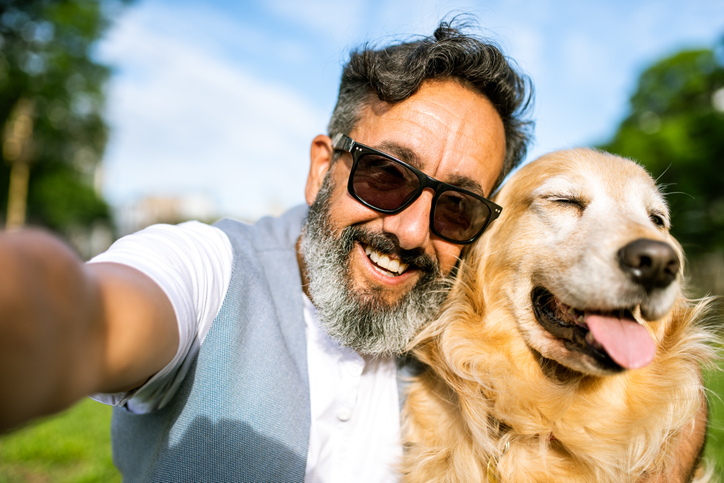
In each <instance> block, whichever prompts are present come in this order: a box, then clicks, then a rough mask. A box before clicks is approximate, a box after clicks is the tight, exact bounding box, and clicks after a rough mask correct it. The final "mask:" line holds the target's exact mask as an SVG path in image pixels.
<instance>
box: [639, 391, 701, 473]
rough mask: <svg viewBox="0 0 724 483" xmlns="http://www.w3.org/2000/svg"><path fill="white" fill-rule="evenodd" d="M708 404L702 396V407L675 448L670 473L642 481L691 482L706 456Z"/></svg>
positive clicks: (685, 429)
mask: <svg viewBox="0 0 724 483" xmlns="http://www.w3.org/2000/svg"><path fill="white" fill-rule="evenodd" d="M708 409H709V408H708V406H707V402H706V399H705V398H702V403H701V407H700V408H699V411H698V412H697V414H696V417H695V418H694V420H693V421H692V422H691V426H690V427H687V428H684V430H683V432H682V434H681V435H680V437H679V440H678V442H677V445H676V448H675V454H674V458H675V464H674V468H672V473H671V474H668V475H651V476H650V477H649V478H646V479H645V480H643V481H641V482H640V483H690V482H691V481H693V479H694V474H695V472H696V469H697V467H698V466H699V464H700V463H701V459H702V457H703V456H704V445H705V443H706V435H707V427H708V412H709V411H708Z"/></svg>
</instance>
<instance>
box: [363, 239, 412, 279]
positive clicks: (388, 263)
mask: <svg viewBox="0 0 724 483" xmlns="http://www.w3.org/2000/svg"><path fill="white" fill-rule="evenodd" d="M362 247H363V248H364V251H365V254H366V255H367V258H369V259H370V261H371V262H372V266H374V267H375V269H376V270H377V271H378V272H380V273H381V274H382V275H385V276H386V277H399V276H400V275H402V274H403V273H405V271H406V270H407V269H408V267H409V265H408V264H407V263H404V262H401V261H400V260H397V259H396V258H390V256H389V255H386V254H383V253H381V252H379V251H377V250H375V249H374V248H372V246H370V245H367V244H365V243H363V244H362Z"/></svg>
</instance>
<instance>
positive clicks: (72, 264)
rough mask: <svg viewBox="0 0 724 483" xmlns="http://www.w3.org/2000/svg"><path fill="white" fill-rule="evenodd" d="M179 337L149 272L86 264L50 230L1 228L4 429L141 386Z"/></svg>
mask: <svg viewBox="0 0 724 483" xmlns="http://www.w3.org/2000/svg"><path fill="white" fill-rule="evenodd" d="M178 340H179V336H178V329H177V325H176V320H175V314H174V311H173V307H172V306H171V303H170V302H169V300H168V298H167V297H166V295H165V294H164V292H163V291H162V290H161V289H160V288H159V287H158V285H156V284H155V283H154V282H153V281H152V280H151V279H150V278H148V277H147V276H146V275H144V274H143V273H141V272H139V271H137V270H135V269H133V268H130V267H126V266H123V265H118V264H110V263H99V264H91V265H85V264H84V263H83V262H82V261H81V260H80V259H79V258H78V257H77V256H76V255H75V254H74V253H73V252H72V251H71V250H70V249H69V248H68V247H66V246H65V245H64V244H63V243H61V242H60V241H58V240H57V239H56V238H54V237H52V236H51V235H49V234H47V233H44V232H39V231H25V232H17V233H3V234H0V387H2V391H0V432H3V431H6V430H8V429H10V428H13V427H15V426H17V425H19V424H21V423H23V422H24V421H27V420H28V419H30V418H33V417H36V416H40V415H44V414H49V413H52V412H55V411H59V410H61V409H63V408H65V407H67V406H69V405H70V404H72V403H73V402H75V401H76V400H78V399H80V398H81V397H83V396H85V395H87V394H91V393H95V392H119V391H124V390H129V389H132V388H134V387H138V386H140V385H141V384H143V382H145V381H146V380H147V379H148V378H149V377H151V376H152V375H153V374H155V373H156V372H158V371H159V370H161V369H162V368H163V367H164V366H165V365H166V364H167V363H168V362H169V361H171V360H172V359H173V356H174V354H175V352H176V349H177V347H178Z"/></svg>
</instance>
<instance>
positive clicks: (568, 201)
mask: <svg viewBox="0 0 724 483" xmlns="http://www.w3.org/2000/svg"><path fill="white" fill-rule="evenodd" d="M546 199H547V200H548V201H550V202H552V203H556V204H559V205H564V206H570V207H571V208H576V209H578V210H579V211H583V210H585V209H586V205H587V204H588V203H586V200H584V199H583V198H579V197H578V196H573V195H551V196H548V197H547V198H546Z"/></svg>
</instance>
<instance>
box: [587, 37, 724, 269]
mask: <svg viewBox="0 0 724 483" xmlns="http://www.w3.org/2000/svg"><path fill="white" fill-rule="evenodd" d="M723 55H724V41H723V42H721V43H720V45H718V46H717V48H715V49H702V50H686V51H683V52H680V53H677V54H675V55H673V56H671V57H668V58H665V59H663V60H661V61H659V62H656V63H655V64H654V65H652V66H651V67H649V68H648V69H646V70H645V71H644V72H643V74H642V75H641V77H640V79H639V82H638V87H637V89H636V92H635V93H634V95H633V96H632V97H631V112H630V114H629V116H628V117H627V118H626V119H625V120H624V121H623V122H622V123H621V125H620V126H619V128H618V131H617V132H616V134H615V136H614V138H613V139H612V140H611V141H610V142H609V143H607V144H606V145H604V146H601V147H602V148H603V149H605V150H607V151H611V152H614V153H617V154H621V155H623V156H627V157H630V158H633V159H635V160H637V161H639V162H641V163H642V164H643V165H644V166H646V168H647V169H648V170H649V171H650V172H651V173H652V174H653V175H654V177H657V178H658V182H659V184H660V185H661V186H662V187H663V189H664V191H665V192H667V193H668V196H667V199H668V201H669V204H670V207H671V212H672V233H673V234H674V235H675V236H676V237H677V239H678V240H679V241H680V242H681V243H682V245H683V246H684V248H685V249H686V251H687V255H688V256H689V257H690V258H692V259H697V258H700V257H701V256H703V255H705V254H711V253H721V252H722V251H723V250H724V189H723V188H724V65H723V62H722V60H723V59H722V56H723Z"/></svg>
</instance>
